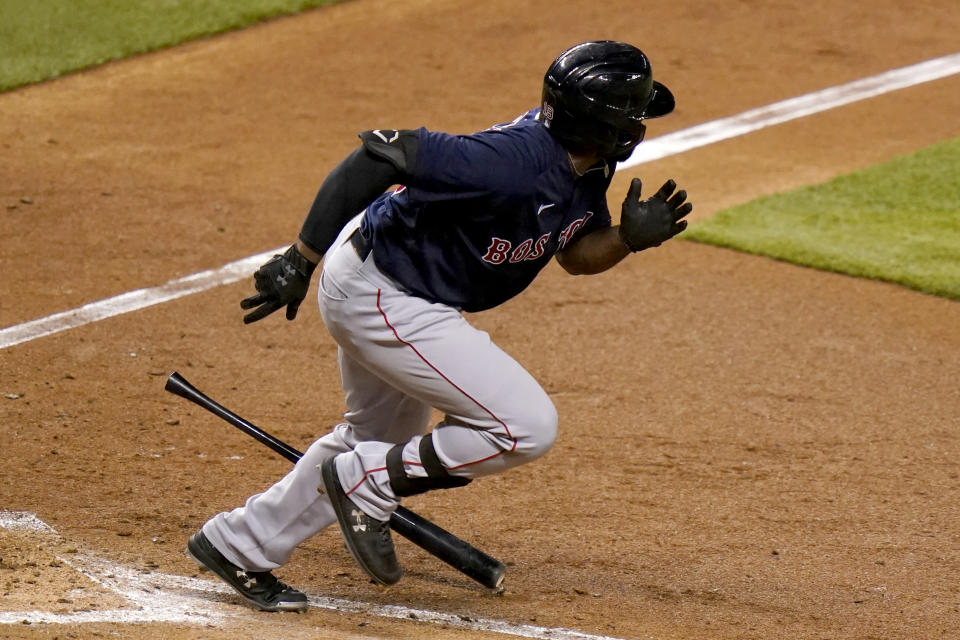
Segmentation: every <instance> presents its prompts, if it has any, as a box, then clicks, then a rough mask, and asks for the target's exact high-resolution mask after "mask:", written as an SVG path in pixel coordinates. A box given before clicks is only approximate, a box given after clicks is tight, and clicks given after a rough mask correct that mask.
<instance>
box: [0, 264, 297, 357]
mask: <svg viewBox="0 0 960 640" xmlns="http://www.w3.org/2000/svg"><path fill="white" fill-rule="evenodd" d="M282 250H283V249H274V250H273V251H265V252H263V253H258V254H257V255H254V256H250V257H248V258H243V259H241V260H236V261H234V262H230V263H227V264H225V265H223V266H222V267H220V268H219V269H212V270H207V271H201V272H200V273H194V274H192V275H189V276H184V277H182V278H177V279H176V280H170V281H169V282H167V283H165V284H162V285H160V286H158V287H151V288H148V289H137V290H135V291H128V292H127V293H121V294H120V295H116V296H113V297H112V298H105V299H103V300H98V301H97V302H91V303H89V304H85V305H83V306H82V307H78V308H76V309H71V310H70V311H62V312H60V313H55V314H53V315H50V316H46V317H44V318H39V319H37V320H31V321H29V322H24V323H22V324H17V325H13V326H10V327H7V328H5V329H0V349H6V348H7V347H12V346H14V345H16V344H20V343H21V342H29V341H30V340H36V339H37V338H42V337H44V336H49V335H52V334H54V333H59V332H61V331H66V330H67V329H75V328H77V327H82V326H83V325H85V324H90V323H92V322H97V321H99V320H105V319H107V318H112V317H113V316H118V315H121V314H124V313H128V312H130V311H137V310H139V309H145V308H147V307H151V306H153V305H156V304H161V303H163V302H170V301H171V300H176V299H177V298H182V297H184V296H188V295H190V294H192V293H200V292H201V291H206V290H207V289H213V288H214V287H219V286H222V285H227V284H232V283H234V282H237V281H238V280H241V279H243V278H246V277H248V276H250V274H252V273H253V272H254V270H256V268H257V267H259V266H260V264H261V263H262V262H264V261H266V260H268V259H269V258H270V256H272V255H273V254H275V253H277V252H278V251H282Z"/></svg>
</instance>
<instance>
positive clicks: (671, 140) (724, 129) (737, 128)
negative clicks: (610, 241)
mask: <svg viewBox="0 0 960 640" xmlns="http://www.w3.org/2000/svg"><path fill="white" fill-rule="evenodd" d="M957 72H960V53H954V54H951V55H948V56H944V57H942V58H935V59H933V60H927V61H926V62H920V63H918V64H913V65H910V66H909V67H901V68H900V69H893V70H892V71H886V72H884V73H881V74H879V75H876V76H871V77H869V78H862V79H860V80H855V81H853V82H848V83H847V84H843V85H839V86H836V87H830V88H828V89H823V90H821V91H816V92H814V93H808V94H806V95H802V96H798V97H796V98H790V99H788V100H782V101H780V102H774V103H773V104H769V105H767V106H765V107H759V108H757V109H751V110H750V111H744V112H743V113H741V114H739V115H735V116H731V117H729V118H721V119H719V120H713V121H711V122H706V123H704V124H701V125H697V126H695V127H690V128H689V129H683V130H681V131H675V132H673V133H668V134H667V135H664V136H659V137H656V138H653V139H652V140H648V141H646V142H644V143H643V144H641V145H640V146H638V147H637V148H636V150H635V151H634V152H633V155H632V156H630V158H629V159H628V160H627V161H626V162H622V163H620V167H621V168H626V167H634V166H636V165H638V164H643V163H644V162H651V161H653V160H660V159H661V158H666V157H667V156H672V155H674V154H677V153H682V152H684V151H689V150H690V149H696V148H697V147H703V146H706V145H708V144H713V143H714V142H720V141H721V140H728V139H730V138H735V137H737V136H742V135H745V134H748V133H751V132H753V131H757V130H759V129H763V128H765V127H770V126H773V125H776V124H782V123H784V122H787V121H789V120H795V119H797V118H803V117H806V116H809V115H813V114H815V113H820V112H821V111H828V110H830V109H835V108H836V107H842V106H843V105H846V104H850V103H851V102H857V101H859V100H866V99H867V98H874V97H876V96H879V95H882V94H884V93H890V92H891V91H897V90H899V89H906V88H907V87H912V86H914V85H918V84H923V83H924V82H930V81H931V80H939V79H941V78H946V77H947V76H951V75H953V74H955V73H957Z"/></svg>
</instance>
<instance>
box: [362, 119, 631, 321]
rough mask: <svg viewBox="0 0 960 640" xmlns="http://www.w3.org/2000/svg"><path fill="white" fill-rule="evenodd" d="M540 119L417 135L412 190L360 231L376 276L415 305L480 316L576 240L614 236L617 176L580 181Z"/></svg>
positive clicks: (376, 210) (385, 199)
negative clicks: (603, 231)
mask: <svg viewBox="0 0 960 640" xmlns="http://www.w3.org/2000/svg"><path fill="white" fill-rule="evenodd" d="M537 112H538V110H536V109H534V110H532V111H530V112H528V113H526V114H524V115H523V116H521V117H520V118H518V119H517V120H515V121H513V122H512V123H509V124H505V125H498V126H495V127H492V128H490V129H487V130H485V131H482V132H479V133H475V134H472V135H462V136H461V135H450V134H445V133H438V132H434V131H428V130H426V129H423V128H421V129H420V130H419V131H418V137H419V144H418V147H417V152H416V158H415V161H414V166H413V167H412V168H409V169H408V173H409V174H410V178H409V180H407V184H406V185H404V186H402V187H401V188H400V189H398V190H396V191H394V192H391V193H386V194H384V195H382V196H380V197H379V198H377V200H375V201H374V202H373V203H372V204H371V205H370V206H369V207H368V208H367V211H366V214H365V215H364V219H363V222H362V224H361V233H363V235H364V237H365V238H366V239H367V240H368V242H369V243H370V245H371V246H372V248H373V256H374V259H375V260H376V264H377V267H378V268H379V269H380V270H381V271H383V272H384V273H386V274H388V275H389V276H390V277H392V278H393V279H394V280H396V281H397V282H398V283H399V284H401V285H402V286H403V287H404V288H406V289H407V290H409V291H410V292H411V293H413V294H414V295H417V296H419V297H422V298H425V299H427V300H431V301H434V302H443V303H445V304H448V305H450V306H453V307H456V308H458V309H462V310H464V311H482V310H484V309H490V308H491V307H495V306H497V305H499V304H501V303H503V302H505V301H507V300H509V299H510V298H512V297H513V296H515V295H517V294H518V293H520V292H521V291H523V290H524V289H525V288H526V287H527V285H529V284H530V283H531V282H532V281H533V279H534V278H535V277H536V275H537V274H538V273H539V272H540V270H541V269H542V268H543V267H544V266H546V264H547V262H548V261H549V260H550V258H551V257H552V256H553V255H554V254H555V253H556V252H557V251H560V250H562V249H563V248H564V247H565V246H567V245H568V244H570V243H571V242H573V241H574V239H575V238H577V237H578V236H580V235H582V234H586V233H589V232H591V231H594V230H596V229H600V228H603V227H608V226H610V224H611V220H610V212H609V210H608V208H607V201H606V192H607V187H608V186H609V185H610V181H611V180H612V178H613V166H611V165H610V164H607V163H600V164H599V165H597V166H596V167H594V168H592V169H590V170H589V171H587V172H586V173H584V175H583V176H580V177H578V176H577V175H576V174H575V173H574V172H573V170H572V168H571V166H570V159H569V157H568V156H567V152H566V151H565V150H564V149H563V147H562V146H560V144H559V143H558V142H557V141H556V140H555V139H554V138H553V136H552V135H551V134H550V132H549V131H548V130H547V129H546V127H544V126H543V124H541V123H540V122H538V121H537V120H536V115H537Z"/></svg>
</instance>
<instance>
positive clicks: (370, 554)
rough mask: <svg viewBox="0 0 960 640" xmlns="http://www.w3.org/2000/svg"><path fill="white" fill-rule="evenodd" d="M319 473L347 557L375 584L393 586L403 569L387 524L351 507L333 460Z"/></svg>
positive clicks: (321, 467)
mask: <svg viewBox="0 0 960 640" xmlns="http://www.w3.org/2000/svg"><path fill="white" fill-rule="evenodd" d="M320 473H321V475H322V477H323V489H324V491H325V492H326V494H327V496H328V497H329V498H330V503H331V504H332V505H333V510H334V511H335V512H336V514H337V521H338V522H339V523H340V531H341V532H342V533H343V539H344V541H345V542H346V543H347V549H349V550H350V553H351V555H353V557H354V559H355V560H356V561H357V563H358V564H359V565H360V568H362V569H363V570H364V571H366V572H367V574H368V575H369V576H370V577H371V578H373V579H374V580H375V581H376V582H379V583H380V584H385V585H391V584H395V583H396V582H397V581H399V580H400V578H401V577H402V576H403V567H401V566H400V564H399V563H398V562H397V554H396V551H395V550H394V548H393V539H392V538H391V537H390V523H389V522H381V521H380V520H377V519H376V518H371V517H370V516H368V515H367V514H365V513H364V512H363V511H361V510H360V509H359V508H358V507H357V506H356V505H355V504H353V502H352V501H351V500H350V498H348V497H347V494H346V493H345V492H344V491H343V487H342V486H340V478H339V476H338V475H337V467H336V465H335V464H334V459H333V458H328V459H327V460H324V462H323V464H322V465H320Z"/></svg>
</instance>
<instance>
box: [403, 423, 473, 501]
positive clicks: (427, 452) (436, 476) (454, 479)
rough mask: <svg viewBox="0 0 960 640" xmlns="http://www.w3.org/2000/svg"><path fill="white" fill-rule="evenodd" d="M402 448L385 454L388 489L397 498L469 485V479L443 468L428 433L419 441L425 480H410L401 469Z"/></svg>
mask: <svg viewBox="0 0 960 640" xmlns="http://www.w3.org/2000/svg"><path fill="white" fill-rule="evenodd" d="M403 447H404V445H402V444H398V445H396V446H394V447H393V448H392V449H390V451H388V452H387V473H388V474H389V475H390V487H391V488H392V489H393V492H394V493H395V494H396V495H397V497H398V498H405V497H407V496H415V495H417V494H418V493H425V492H427V491H431V490H433V489H453V488H454V487H462V486H464V485H466V484H470V481H471V479H470V478H461V477H458V476H452V475H450V473H449V472H447V470H446V469H445V468H444V467H443V464H442V463H441V462H440V458H439V457H438V456H437V452H436V450H435V449H434V448H433V434H432V433H429V434H427V435H425V436H424V437H423V438H421V440H420V462H422V463H423V468H424V469H426V471H427V477H426V478H411V477H410V476H408V475H407V472H406V471H404V469H403Z"/></svg>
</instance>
